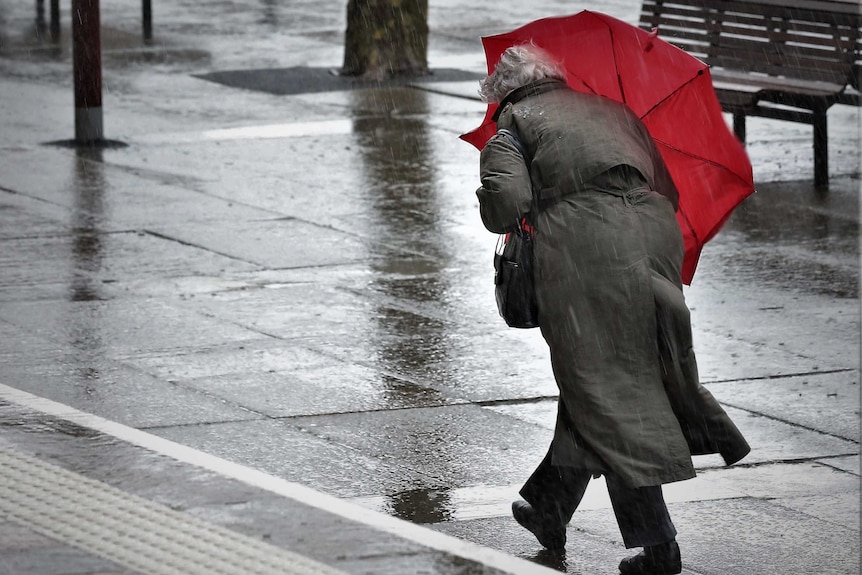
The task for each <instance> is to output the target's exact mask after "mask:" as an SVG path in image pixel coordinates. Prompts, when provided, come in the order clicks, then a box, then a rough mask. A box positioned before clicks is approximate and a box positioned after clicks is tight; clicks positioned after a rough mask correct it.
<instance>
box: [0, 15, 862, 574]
mask: <svg viewBox="0 0 862 575" xmlns="http://www.w3.org/2000/svg"><path fill="white" fill-rule="evenodd" d="M9 4H10V3H3V4H2V6H0V96H2V97H0V126H2V131H0V157H2V163H0V270H2V273H0V366H2V367H0V384H2V387H0V456H3V457H4V458H5V459H4V460H3V461H4V467H3V469H4V471H0V492H3V494H4V497H0V499H3V500H4V501H13V502H14V501H19V500H29V499H31V498H32V493H33V492H30V495H26V496H21V497H14V496H11V495H9V493H10V492H12V493H15V494H18V493H20V492H21V491H19V481H18V480H17V479H16V480H15V481H12V480H11V479H9V478H10V477H12V476H11V475H10V474H8V473H6V471H5V470H6V469H7V468H11V467H10V466H11V465H12V464H13V463H14V464H15V465H17V466H18V468H20V469H22V470H23V471H22V473H23V475H24V476H27V475H28V474H32V475H33V476H34V477H36V476H39V477H45V478H46V481H48V483H49V484H50V483H51V482H55V481H58V482H59V479H58V478H63V482H66V483H63V484H64V485H65V484H67V483H68V484H69V485H72V486H73V487H76V486H79V485H80V486H85V485H86V486H90V487H88V488H92V490H93V492H92V493H94V495H93V497H92V499H93V500H94V501H97V502H99V505H102V507H94V509H93V510H91V511H90V512H89V513H90V515H85V516H84V518H83V519H74V518H76V517H77V516H76V515H75V514H74V513H75V511H76V510H79V505H78V504H77V503H76V504H74V505H72V504H69V505H66V506H64V505H62V501H63V500H64V499H66V498H69V497H72V496H73V495H72V494H73V493H74V491H76V489H72V491H70V492H57V493H55V494H54V495H53V496H48V497H46V501H45V502H44V505H42V506H41V507H39V509H36V508H33V509H29V510H27V508H23V507H22V509H25V511H20V510H19V511H15V509H13V508H12V507H11V506H9V505H6V506H5V507H3V508H0V573H2V574H3V575H6V574H7V573H8V574H10V575H11V574H14V575H19V574H25V573H26V574H30V573H33V574H40V575H47V574H57V575H61V574H62V575H65V574H72V573H103V574H107V573H150V572H151V573H159V572H171V571H170V569H172V568H173V569H174V571H173V572H179V573H192V572H195V571H193V570H192V567H191V565H195V567H194V568H195V569H199V568H201V565H205V563H201V555H200V554H203V555H207V553H211V549H212V548H203V549H202V550H201V551H200V554H199V555H189V554H188V552H187V551H188V550H187V549H186V548H184V547H183V546H180V548H179V549H174V548H171V549H169V550H168V551H159V552H158V553H167V555H164V556H165V557H174V556H176V558H177V559H176V562H171V561H163V562H159V561H155V562H153V561H152V555H153V553H154V551H153V550H160V549H161V548H160V547H158V546H157V545H155V544H153V545H152V546H150V547H149V548H147V546H146V545H144V546H143V548H141V549H139V546H138V545H132V544H131V543H130V540H125V541H124V540H120V541H119V542H117V541H114V540H113V539H111V538H110V537H106V536H105V535H104V534H99V533H98V532H96V534H95V535H94V536H92V537H89V538H87V537H81V538H76V537H75V536H74V535H70V534H69V532H68V530H66V531H64V530H63V529H61V528H60V526H62V525H64V524H65V523H68V522H69V520H70V517H71V518H73V519H74V521H77V523H75V522H74V521H73V523H72V527H74V526H75V525H77V524H80V525H99V523H100V520H99V519H98V518H99V517H102V516H104V514H105V513H106V511H105V509H106V508H110V509H113V508H114V507H117V508H126V507H131V508H133V509H134V508H136V507H137V508H140V509H146V510H147V513H153V514H156V515H157V516H159V517H162V518H163V519H162V520H161V523H158V524H159V525H162V526H164V530H163V531H159V532H160V533H161V534H162V535H163V536H164V537H165V538H166V539H171V538H175V536H174V535H173V534H174V533H175V531H174V530H180V531H182V532H185V533H198V531H194V530H196V529H202V530H204V531H206V528H207V526H209V527H210V529H211V531H213V532H214V533H216V534H218V536H220V537H223V536H225V533H223V532H221V531H219V530H220V529H226V530H228V531H229V534H228V539H230V540H231V541H232V543H231V545H234V546H235V547H231V549H235V550H236V551H235V555H232V554H230V553H229V554H228V555H231V557H233V558H234V559H235V558H236V557H243V556H245V555H243V553H246V554H248V553H252V554H253V555H254V554H256V555H257V556H260V555H267V554H269V553H271V554H272V556H273V557H282V555H281V554H282V553H286V554H288V555H284V557H285V559H284V560H283V562H284V564H285V565H286V567H285V569H288V567H289V568H295V569H297V571H296V572H298V573H301V572H303V571H301V570H298V569H301V568H302V567H301V566H300V563H301V562H299V560H298V559H297V558H296V555H289V553H295V554H298V555H301V556H304V557H307V558H309V559H310V560H311V561H313V563H310V567H308V570H307V571H305V572H315V569H316V570H317V571H318V572H324V568H323V567H321V564H325V565H328V566H329V567H330V568H335V569H340V570H342V571H344V572H347V573H373V574H377V573H381V574H385V573H393V574H395V573H398V574H401V573H498V572H509V573H528V572H530V571H531V570H533V571H535V572H537V573H538V572H542V571H545V572H551V571H549V570H543V569H542V568H541V565H547V566H548V567H549V569H550V570H554V569H556V570H558V571H565V572H568V573H579V574H584V575H586V574H604V573H609V574H610V573H615V572H616V565H617V564H618V563H619V560H620V559H621V558H623V557H625V556H626V555H627V554H628V553H629V552H628V551H626V550H625V548H624V547H623V545H622V542H621V540H620V536H619V533H618V531H617V528H616V525H615V523H614V519H613V514H612V513H611V511H610V506H609V502H608V501H607V495H606V492H605V490H604V487H603V485H602V482H601V480H598V481H594V482H593V484H592V485H591V487H590V489H589V491H588V495H587V498H586V500H585V502H584V504H583V506H582V508H581V509H580V510H579V511H578V512H577V513H576V515H575V517H574V519H573V521H572V523H571V525H570V526H569V529H568V535H569V546H568V554H567V557H566V558H565V559H562V560H559V559H557V558H553V557H548V556H546V555H544V554H543V553H542V552H541V551H540V548H539V547H538V544H537V543H536V542H535V540H534V539H532V537H531V536H529V534H528V533H526V532H525V531H523V530H522V529H520V528H519V527H518V526H517V525H516V524H515V523H514V521H513V520H512V519H511V517H510V515H509V510H508V507H509V503H510V501H511V500H512V499H514V498H516V497H517V490H518V487H519V486H520V483H521V482H522V481H524V479H526V477H527V476H528V475H529V473H530V472H531V471H532V469H533V467H534V466H535V465H536V464H537V463H538V461H539V460H540V459H541V457H542V456H543V455H544V451H545V449H546V447H547V444H548V442H549V441H550V438H551V430H552V426H553V417H554V408H555V393H556V388H555V385H554V381H553V377H552V374H551V371H550V365H549V362H548V357H547V351H546V348H545V345H544V343H543V342H542V341H541V337H540V336H539V334H538V333H535V332H534V331H519V330H511V329H507V328H506V327H505V325H504V324H503V323H502V321H501V320H500V319H499V318H498V317H497V315H496V310H495V307H494V301H493V291H492V284H491V280H492V273H493V270H492V267H491V257H490V255H491V254H492V250H493V247H494V242H495V238H494V237H493V236H492V235H491V234H489V233H487V232H486V231H485V230H484V229H483V228H482V225H481V222H480V221H479V217H478V205H477V202H476V198H475V194H474V193H473V192H474V190H475V188H476V186H477V185H478V182H477V172H478V170H477V162H478V153H477V152H476V151H475V150H474V149H473V148H472V147H470V146H469V145H467V144H465V143H464V142H462V141H460V140H458V139H457V136H458V134H460V133H462V132H464V131H466V130H468V129H470V128H472V127H474V126H475V125H477V123H478V122H479V121H480V120H481V117H482V114H483V111H484V110H483V105H482V104H481V103H480V102H479V101H478V100H477V99H475V98H474V94H475V80H471V79H470V78H472V77H477V76H479V75H480V74H481V72H482V70H483V66H484V64H483V55H482V52H481V48H480V45H479V43H478V37H479V36H480V35H485V34H490V33H495V32H499V31H502V30H505V29H508V28H512V27H515V26H518V25H520V24H522V23H525V22H526V21H528V20H531V19H534V18H536V17H540V16H546V15H552V14H565V13H572V12H576V11H578V10H580V9H582V8H587V7H588V6H586V5H581V4H577V3H576V4H572V3H569V2H555V1H551V0H543V1H540V2H534V3H524V5H520V4H519V5H505V6H496V5H494V10H491V8H490V6H491V5H489V4H487V3H482V2H480V3H476V2H472V3H469V4H468V3H463V2H460V3H459V2H454V1H439V2H435V1H434V0H432V2H431V7H430V17H429V19H430V26H431V41H430V52H429V60H430V62H429V63H430V65H431V67H432V69H434V70H435V71H438V73H437V75H436V76H432V77H431V78H426V79H424V81H422V82H417V83H415V84H408V85H405V84H403V83H398V84H392V85H381V86H371V87H369V86H345V85H341V86H332V85H331V84H326V82H330V81H331V75H329V77H328V76H327V74H328V71H329V70H331V69H335V68H338V67H339V66H340V63H341V57H342V41H343V29H344V22H345V6H343V5H342V4H343V2H341V1H339V2H334V1H332V2H290V3H288V4H285V3H277V2H272V1H270V2H267V1H263V0H261V1H260V2H254V1H252V0H232V1H225V2H208V3H204V5H203V6H201V5H199V3H194V2H185V1H183V2H171V3H166V4H168V5H165V6H162V5H161V4H160V3H156V5H155V6H154V10H155V12H154V30H155V33H154V39H153V41H152V42H150V43H145V42H144V41H143V39H142V36H141V30H140V4H139V3H138V2H134V1H131V0H126V1H123V2H112V3H103V6H102V24H103V28H104V30H103V39H104V43H105V45H104V50H105V52H104V74H105V94H104V123H105V132H106V137H108V138H110V139H112V140H115V141H118V142H122V143H123V144H124V145H123V146H116V147H111V148H107V149H75V148H70V147H67V146H60V145H51V144H48V143H49V142H58V141H63V140H67V139H69V138H70V137H71V136H72V135H73V133H74V126H73V103H72V85H71V84H72V83H71V73H70V70H71V55H70V53H69V41H68V40H69V37H70V33H69V29H68V24H69V18H70V15H69V13H68V7H66V6H64V7H63V8H64V11H63V12H62V13H61V24H62V26H61V36H60V39H59V41H58V42H53V41H52V40H51V38H50V37H49V36H50V35H48V34H47V33H45V32H41V36H40V32H39V27H38V26H37V24H36V23H35V22H34V16H35V10H34V7H33V6H32V4H33V3H29V2H24V3H16V4H15V5H14V6H10V5H9ZM589 8H590V9H601V10H602V11H606V12H608V13H610V14H611V15H614V16H617V17H620V18H622V19H625V20H628V21H634V20H635V19H636V17H637V11H638V4H637V3H634V2H629V1H626V2H619V1H609V2H603V3H602V5H601V7H598V6H596V5H595V4H592V5H590V6H589ZM267 70H270V71H271V72H267ZM226 79H229V80H230V81H226ZM321 86H324V87H323V88H321ZM321 90H326V91H321ZM829 129H830V135H829V136H830V137H829V145H830V173H831V174H832V179H831V182H830V184H831V185H830V191H829V192H828V193H820V192H816V191H815V190H814V189H813V185H812V173H813V171H812V170H813V168H812V153H811V145H810V141H811V135H810V127H808V126H804V125H796V124H788V123H783V122H774V121H769V120H762V119H749V122H748V133H749V136H748V137H749V142H748V149H749V153H750V155H751V158H752V162H753V165H754V173H755V180H756V183H757V187H758V193H757V194H755V195H754V196H752V197H751V198H749V199H748V200H747V201H746V202H745V203H744V204H743V206H741V207H740V208H739V209H738V210H737V211H736V212H735V214H734V216H733V218H732V219H731V220H730V221H729V222H728V224H727V226H726V227H725V229H724V230H723V231H722V232H721V233H720V234H719V235H718V236H717V237H716V238H715V239H714V240H713V241H712V242H711V243H710V244H708V246H707V247H706V249H705V251H704V254H703V256H702V259H701V263H700V265H699V268H698V272H697V274H696V276H695V279H694V282H693V285H692V286H691V287H690V288H687V289H686V298H687V301H688V303H689V305H690V307H691V308H692V319H693V323H694V330H695V333H694V337H695V346H696V347H695V349H696V351H697V353H698V360H699V367H700V372H701V377H702V379H703V381H704V382H705V383H706V385H707V386H708V388H709V389H710V391H711V392H712V393H713V394H714V395H715V396H716V397H717V398H718V399H719V400H720V401H721V402H722V403H723V405H724V406H725V408H726V409H727V411H728V412H729V413H730V415H731V416H732V417H733V418H734V420H735V421H736V423H737V424H738V425H739V427H740V428H741V429H742V431H743V433H745V434H746V436H747V437H748V439H749V441H750V443H751V444H752V447H753V451H752V453H751V455H750V456H749V457H747V458H746V459H745V460H743V462H742V463H741V464H739V465H737V466H734V467H733V468H724V467H723V466H722V465H721V462H720V461H719V460H717V459H715V458H711V457H703V458H696V465H697V467H698V471H699V476H698V478H697V479H695V480H691V481H687V482H682V483H679V484H673V485H669V486H666V489H665V493H666V498H667V499H668V501H669V508H670V512H671V515H672V517H673V519H674V522H675V524H676V526H677V528H678V530H679V541H680V546H681V548H682V552H683V564H684V573H697V574H737V573H739V574H746V575H750V574H754V573H762V574H772V573H814V572H816V573H835V574H853V573H858V572H859V567H860V557H859V555H860V547H859V530H860V527H859V499H860V467H859V465H860V460H859V454H860V451H859V439H860V437H859V433H860V431H859V428H860V423H859V422H860V392H859V370H860V304H859V190H860V186H859V184H860V172H862V169H860V115H859V112H858V110H857V109H855V108H850V107H846V106H835V107H833V108H832V109H831V110H830V114H829ZM38 398H45V399H46V400H49V402H48V403H46V402H44V401H41V400H39V399H38ZM52 402H53V403H52ZM62 405H66V406H70V407H71V408H73V409H71V410H70V409H68V408H66V409H65V410H64V408H62ZM82 412H83V414H92V415H93V417H90V416H87V415H83V414H82ZM39 474H41V475H39ZM92 482H98V483H92ZM61 483H62V482H61ZM33 489H35V492H36V493H39V492H40V489H41V488H38V487H37V488H33ZM52 493H53V492H52ZM87 493H90V492H87ZM103 495H104V498H103V497H102V496H103ZM52 497H53V499H52ZM108 497H112V498H114V499H107V498H108ZM37 499H38V498H37ZM129 502H131V503H129ZM123 506H126V507H123ZM151 507H152V508H151ZM37 511H38V512H37ZM43 512H44V517H45V518H46V519H45V520H44V521H43V522H41V523H40V522H39V521H38V520H37V518H38V517H42V516H43ZM16 513H18V515H16ZM148 516H149V515H148ZM121 517H125V516H121ZM124 520H125V519H124ZM128 521H129V525H130V527H129V529H130V532H131V533H133V534H136V533H140V532H141V531H142V530H144V527H141V526H140V525H143V524H140V523H137V522H136V521H137V520H132V519H129V520H128ZM64 522H65V523H64ZM146 525H148V527H147V528H146V529H149V530H152V529H153V527H152V524H146ZM136 529H137V531H136ZM72 531H74V529H72ZM82 531H84V532H88V533H89V531H87V530H86V529H82ZM132 539H133V538H132ZM193 539H195V540H200V541H202V543H201V545H205V544H206V541H209V539H207V537H204V536H203V535H200V536H199V535H195V536H194V537H193ZM112 541H113V543H112ZM214 545H216V547H218V545H217V544H214ZM259 545H264V546H263V547H259ZM208 549H209V551H208ZM232 553H233V552H232ZM156 556H157V557H161V556H163V555H159V554H157V555H156ZM231 557H225V561H226V562H227V563H225V565H223V566H218V567H216V566H210V567H207V569H209V570H208V571H204V572H210V573H216V572H222V571H219V570H218V569H223V570H224V572H248V573H251V572H254V571H252V568H251V567H250V566H249V565H250V564H247V565H246V566H245V567H243V566H242V563H240V567H236V563H235V562H234V564H233V567H231V565H230V561H228V559H231ZM147 558H149V559H148V560H149V561H150V562H143V563H142V562H141V561H144V559H147ZM183 562H184V563H183ZM172 565H173V567H171V566H172ZM231 569H233V571H231ZM260 569H261V572H267V569H269V568H267V567H265V566H264V567H260ZM270 572H271V571H270ZM285 572H291V571H290V570H287V571H285Z"/></svg>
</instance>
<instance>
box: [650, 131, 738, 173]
mask: <svg viewBox="0 0 862 575" xmlns="http://www.w3.org/2000/svg"><path fill="white" fill-rule="evenodd" d="M653 140H655V142H656V143H657V144H661V145H662V146H664V147H666V148H668V149H670V150H673V151H674V152H679V153H680V154H684V155H686V156H688V157H689V158H694V159H695V160H699V161H701V162H703V163H705V164H709V165H711V166H715V167H716V168H719V169H721V170H724V171H725V172H728V173H730V174H731V175H732V176H733V177H734V178H736V179H737V180H739V181H740V182H741V183H743V184H747V183H748V182H747V180H746V179H745V178H743V177H742V176H740V175H739V174H737V173H736V172H734V171H732V170H731V169H729V168H728V167H727V166H725V165H723V164H719V163H718V162H716V161H715V160H710V159H709V158H704V157H703V156H698V155H697V154H692V153H691V152H686V151H685V150H680V149H679V148H677V147H676V146H671V145H670V144H668V143H667V142H665V141H664V140H659V139H658V138H656V137H653Z"/></svg>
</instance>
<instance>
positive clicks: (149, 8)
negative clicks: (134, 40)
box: [142, 0, 153, 43]
mask: <svg viewBox="0 0 862 575" xmlns="http://www.w3.org/2000/svg"><path fill="white" fill-rule="evenodd" d="M142 9H143V13H144V14H143V16H144V42H146V43H149V42H150V40H152V39H153V3H152V0H142Z"/></svg>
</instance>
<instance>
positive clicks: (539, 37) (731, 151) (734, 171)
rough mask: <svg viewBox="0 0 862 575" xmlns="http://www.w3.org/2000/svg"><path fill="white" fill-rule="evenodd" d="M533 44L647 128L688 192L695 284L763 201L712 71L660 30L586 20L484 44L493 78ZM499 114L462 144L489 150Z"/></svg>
mask: <svg viewBox="0 0 862 575" xmlns="http://www.w3.org/2000/svg"><path fill="white" fill-rule="evenodd" d="M531 41H532V42H533V43H534V44H535V45H536V46H539V47H540V48H543V49H544V50H545V51H546V52H548V53H549V54H550V55H551V56H553V57H554V58H556V59H557V60H558V61H559V62H560V63H561V64H562V65H563V67H564V68H565V70H566V81H567V83H568V85H569V86H570V87H571V88H572V89H574V90H577V91H579V92H587V93H591V94H598V95H600V96H605V97H607V98H611V99H613V100H617V101H618V102H623V103H625V104H626V105H627V106H628V107H629V108H631V109H632V110H633V111H634V112H635V113H636V114H637V115H638V116H639V117H640V118H641V120H643V122H644V124H645V125H646V127H647V129H648V130H649V132H650V134H652V137H653V139H654V140H655V141H656V144H657V145H658V147H659V150H660V151H661V154H662V157H663V158H664V160H665V162H666V163H667V166H668V169H669V170H670V174H671V176H672V177H673V181H674V183H675V184H676V187H677V189H678V190H679V195H680V197H679V211H678V212H677V220H678V221H679V225H680V228H681V229H682V233H683V238H684V240H685V259H684V261H683V268H682V280H683V282H684V283H686V284H690V283H691V279H692V277H693V276H694V270H695V267H696V266H697V260H698V258H699V257H700V252H701V249H702V248H703V245H704V244H705V243H706V242H707V241H708V240H709V239H710V238H712V237H713V236H714V235H715V234H716V233H717V232H718V230H719V229H720V228H721V226H722V225H723V224H724V222H725V221H726V220H727V218H728V217H729V216H730V213H731V212H732V211H733V209H734V208H735V207H736V206H737V205H739V203H740V202H742V200H744V199H745V198H746V197H748V196H749V195H750V194H751V193H752V192H754V180H753V177H752V173H751V163H750V162H749V160H748V156H747V155H746V153H745V149H744V148H743V146H742V144H741V143H740V142H739V140H737V139H736V136H734V135H733V132H731V130H730V129H729V127H728V126H727V123H726V122H725V120H724V117H723V116H722V112H721V105H720V104H719V103H718V98H717V97H716V95H715V90H714V89H713V87H712V79H711V77H710V74H709V67H708V66H707V65H706V64H704V63H703V62H701V61H700V60H698V59H697V58H695V57H693V56H691V55H689V54H687V53H686V52H684V51H683V50H680V49H679V48H676V47H675V46H672V45H671V44H668V43H667V42H665V41H663V40H662V39H660V38H658V37H657V31H653V32H652V33H650V32H646V31H644V30H641V29H639V28H636V27H634V26H632V25H630V24H627V23H625V22H623V21H621V20H617V19H616V18H612V17H610V16H606V15H604V14H599V13H596V12H589V11H584V12H580V13H578V14H575V15H573V16H563V17H556V18H544V19H541V20H536V21H534V22H531V23H529V24H526V25H525V26H522V27H520V28H518V29H516V30H513V31H511V32H507V33H505V34H498V35H495V36H487V37H485V38H482V44H483V46H484V47H485V57H486V59H487V60H488V73H489V74H490V73H491V72H493V71H494V68H495V67H496V66H497V63H498V62H499V61H500V56H501V55H502V54H503V52H504V51H505V50H506V48H508V47H510V46H516V45H520V44H526V43H529V42H531ZM496 109H497V104H490V105H489V106H488V110H487V112H486V114H485V119H484V121H483V122H482V125H481V126H479V127H478V128H476V129H475V130H473V131H471V132H468V133H466V134H463V135H462V136H461V139H463V140H465V141H467V142H469V143H471V144H473V145H474V146H476V147H477V148H479V149H480V150H481V149H482V148H483V147H484V146H485V142H487V141H488V138H490V137H491V136H492V135H493V134H494V132H495V131H496V126H495V124H494V121H493V120H492V116H493V115H494V112H495V111H496Z"/></svg>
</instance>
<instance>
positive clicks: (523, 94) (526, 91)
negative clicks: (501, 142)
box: [491, 78, 568, 122]
mask: <svg viewBox="0 0 862 575" xmlns="http://www.w3.org/2000/svg"><path fill="white" fill-rule="evenodd" d="M561 88H568V86H566V83H565V82H563V81H562V80H557V79H555V78H545V79H543V80H537V81H535V82H530V83H529V84H524V85H523V86H521V87H520V88H515V89H514V90H512V91H511V92H509V93H508V94H506V97H505V98H503V99H502V100H501V101H500V106H499V107H498V108H497V111H496V112H494V115H493V117H492V118H491V119H492V120H494V121H495V122H496V121H497V119H498V118H499V117H500V113H501V112H502V111H503V109H504V108H505V107H506V106H507V105H509V104H514V103H515V102H520V101H521V100H523V99H524V98H527V97H529V96H538V95H539V94H544V93H545V92H550V91H552V90H559V89H561Z"/></svg>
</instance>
